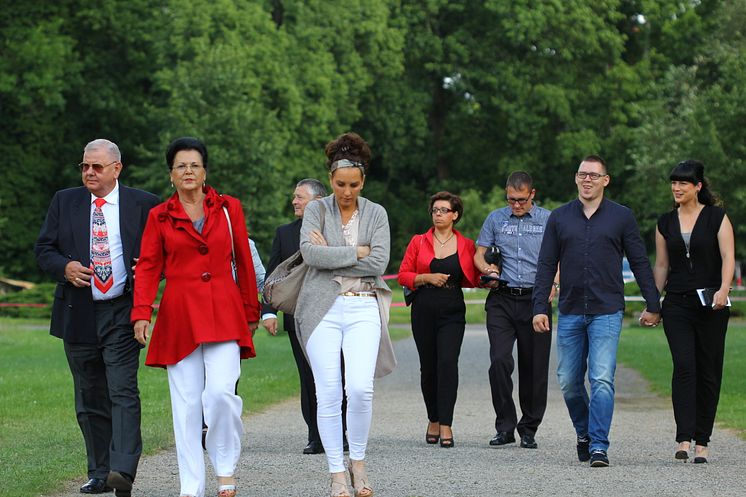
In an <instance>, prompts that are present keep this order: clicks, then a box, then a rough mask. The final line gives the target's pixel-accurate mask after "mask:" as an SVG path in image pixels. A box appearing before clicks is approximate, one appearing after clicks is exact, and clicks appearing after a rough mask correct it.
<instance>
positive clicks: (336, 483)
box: [329, 473, 351, 497]
mask: <svg viewBox="0 0 746 497" xmlns="http://www.w3.org/2000/svg"><path fill="white" fill-rule="evenodd" d="M335 475H337V478H336V479H335V478H334V476H335ZM329 495H330V496H331V497H351V496H350V491H349V490H348V489H347V477H346V475H345V474H344V473H332V484H331V493H330V494H329Z"/></svg>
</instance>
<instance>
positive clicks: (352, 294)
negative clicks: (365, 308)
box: [340, 292, 376, 298]
mask: <svg viewBox="0 0 746 497" xmlns="http://www.w3.org/2000/svg"><path fill="white" fill-rule="evenodd" d="M340 295H341V296H342V297H373V298H376V292H344V293H340Z"/></svg>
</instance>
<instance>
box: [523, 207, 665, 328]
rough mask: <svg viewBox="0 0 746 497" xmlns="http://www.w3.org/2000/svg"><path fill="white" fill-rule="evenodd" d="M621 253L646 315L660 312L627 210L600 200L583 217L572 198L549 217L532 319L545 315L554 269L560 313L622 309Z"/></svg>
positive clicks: (642, 248)
mask: <svg viewBox="0 0 746 497" xmlns="http://www.w3.org/2000/svg"><path fill="white" fill-rule="evenodd" d="M625 254H626V256H627V259H629V265H630V268H631V269H632V272H633V273H634V274H635V279H636V280H637V283H638V285H639V286H640V290H641V291H642V296H643V297H644V298H645V302H646V303H647V309H648V311H650V312H660V302H659V294H658V290H657V289H656V287H655V281H654V280H653V271H652V269H651V268H650V261H649V260H648V255H647V252H646V250H645V244H644V243H643V241H642V237H640V231H639V230H638V228H637V222H636V221H635V217H634V215H633V214H632V211H631V210H630V209H629V208H627V207H624V206H622V205H619V204H617V203H616V202H612V201H611V200H607V199H603V200H602V201H601V204H600V205H599V207H598V210H596V212H594V213H593V215H592V216H591V217H590V219H588V218H587V217H586V216H585V214H584V213H583V203H582V202H581V201H580V200H579V199H575V200H573V201H572V202H570V203H567V204H565V205H563V206H561V207H559V208H557V209H555V210H554V211H553V212H552V214H551V215H550V216H549V221H547V226H546V231H545V233H544V240H543V242H542V244H541V252H540V253H539V265H538V268H537V272H536V284H535V286H534V292H533V306H534V315H536V314H548V313H549V304H548V303H547V300H548V299H549V292H550V290H551V286H552V278H554V275H555V273H556V271H557V263H558V262H559V265H560V296H559V310H560V312H561V313H562V314H612V313H614V312H617V311H620V310H623V309H624V282H623V280H622V257H623V256H624V255H625Z"/></svg>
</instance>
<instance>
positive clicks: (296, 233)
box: [283, 219, 303, 259]
mask: <svg viewBox="0 0 746 497" xmlns="http://www.w3.org/2000/svg"><path fill="white" fill-rule="evenodd" d="M301 224H303V219H296V220H295V221H293V224H291V225H290V229H289V230H287V233H288V235H289V237H290V240H288V242H289V243H288V247H290V248H292V249H293V252H292V253H290V254H288V257H290V256H291V255H293V254H294V253H296V252H297V251H298V249H299V248H300V227H301ZM284 258H285V257H284ZM284 258H283V259H284Z"/></svg>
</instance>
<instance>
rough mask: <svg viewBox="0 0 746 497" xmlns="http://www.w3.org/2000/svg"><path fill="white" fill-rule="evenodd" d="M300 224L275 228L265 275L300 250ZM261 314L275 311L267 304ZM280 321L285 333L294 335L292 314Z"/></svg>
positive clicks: (297, 222) (294, 222)
mask: <svg viewBox="0 0 746 497" xmlns="http://www.w3.org/2000/svg"><path fill="white" fill-rule="evenodd" d="M302 224H303V219H296V220H295V221H293V222H292V223H288V224H283V225H282V226H280V227H279V228H277V230H276V231H275V239H274V240H273V241H272V254H271V255H270V257H269V265H268V266H267V275H270V274H272V271H274V270H275V268H276V267H277V266H279V265H280V263H281V262H282V261H284V260H285V259H287V258H288V257H290V256H291V255H293V254H294V253H296V252H297V251H298V249H300V227H301V225H302ZM262 312H263V313H267V312H274V313H277V310H276V309H273V308H272V307H270V306H269V304H264V307H263V309H262ZM282 319H283V323H282V324H283V327H284V328H285V331H287V332H288V333H291V332H292V333H295V319H294V318H293V316H292V314H285V315H284V316H283V318H282Z"/></svg>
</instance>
